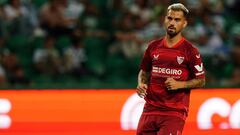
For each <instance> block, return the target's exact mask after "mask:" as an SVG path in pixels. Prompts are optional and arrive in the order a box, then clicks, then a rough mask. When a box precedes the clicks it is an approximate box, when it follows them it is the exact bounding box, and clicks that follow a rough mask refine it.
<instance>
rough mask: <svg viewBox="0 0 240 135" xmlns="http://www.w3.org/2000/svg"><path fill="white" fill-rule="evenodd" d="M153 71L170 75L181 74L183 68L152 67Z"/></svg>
mask: <svg viewBox="0 0 240 135" xmlns="http://www.w3.org/2000/svg"><path fill="white" fill-rule="evenodd" d="M152 72H153V73H162V74H168V75H181V74H182V70H177V69H171V68H161V67H155V66H153V67H152Z"/></svg>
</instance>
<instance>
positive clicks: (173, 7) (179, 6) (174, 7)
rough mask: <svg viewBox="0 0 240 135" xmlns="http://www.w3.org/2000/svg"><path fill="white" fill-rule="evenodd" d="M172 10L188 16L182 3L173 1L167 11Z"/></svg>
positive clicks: (187, 11)
mask: <svg viewBox="0 0 240 135" xmlns="http://www.w3.org/2000/svg"><path fill="white" fill-rule="evenodd" d="M169 10H173V11H182V12H183V14H184V17H186V18H187V17H188V14H189V10H188V9H187V8H186V7H185V6H184V5H183V4H182V3H174V4H172V5H170V6H168V8H167V11H169Z"/></svg>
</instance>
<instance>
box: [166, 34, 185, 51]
mask: <svg viewBox="0 0 240 135" xmlns="http://www.w3.org/2000/svg"><path fill="white" fill-rule="evenodd" d="M165 38H166V43H167V46H168V47H170V48H171V47H173V46H174V45H175V44H176V43H177V42H178V41H179V40H181V39H182V35H181V33H179V34H177V35H176V36H174V37H170V36H169V35H168V34H166V37H165Z"/></svg>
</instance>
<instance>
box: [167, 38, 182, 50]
mask: <svg viewBox="0 0 240 135" xmlns="http://www.w3.org/2000/svg"><path fill="white" fill-rule="evenodd" d="M184 40H185V39H184V37H182V38H181V39H180V40H179V41H178V42H177V43H176V44H174V45H173V46H172V47H169V46H167V41H166V37H165V38H163V45H164V47H166V48H177V47H178V46H180V45H181V44H182V42H183V41H184Z"/></svg>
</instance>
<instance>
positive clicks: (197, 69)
mask: <svg viewBox="0 0 240 135" xmlns="http://www.w3.org/2000/svg"><path fill="white" fill-rule="evenodd" d="M189 68H190V73H191V76H192V78H196V79H197V78H205V68H204V65H203V62H202V58H201V55H200V53H199V51H198V50H197V49H196V48H193V49H192V50H191V51H190V52H189Z"/></svg>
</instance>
